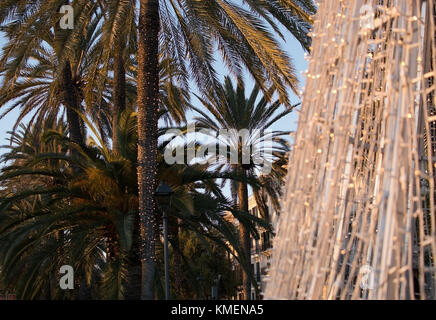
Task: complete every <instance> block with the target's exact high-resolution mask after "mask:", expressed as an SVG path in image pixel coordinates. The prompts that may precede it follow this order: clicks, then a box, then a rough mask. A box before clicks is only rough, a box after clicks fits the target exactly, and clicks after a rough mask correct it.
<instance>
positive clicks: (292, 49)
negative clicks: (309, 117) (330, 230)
mask: <svg viewBox="0 0 436 320" xmlns="http://www.w3.org/2000/svg"><path fill="white" fill-rule="evenodd" d="M284 34H285V35H286V42H282V48H283V49H284V50H285V51H286V52H287V53H288V55H289V56H291V58H292V61H293V63H294V66H295V68H296V70H297V75H298V76H299V79H300V82H301V88H303V87H304V81H305V79H304V77H303V76H304V73H303V71H304V70H306V69H307V61H306V60H305V59H304V50H303V49H302V47H301V45H300V44H299V43H298V41H297V40H295V39H294V38H293V36H292V35H291V34H290V33H289V32H287V31H284ZM4 45H5V39H4V37H3V36H2V34H1V33H0V49H2V48H3V47H4ZM217 58H218V57H217ZM220 66H222V64H220V63H219V62H218V63H217V72H218V73H219V74H220V75H221V76H222V77H223V76H224V75H227V71H226V70H225V69H224V67H220ZM245 78H246V91H247V95H248V94H249V92H250V91H251V89H252V87H253V86H254V82H253V81H252V80H251V79H250V77H249V76H246V77H245ZM0 81H1V78H0ZM290 96H291V103H293V104H295V103H298V102H300V101H299V99H298V97H297V96H295V95H294V94H293V93H292V92H291V94H290ZM193 104H194V105H196V106H197V107H199V106H200V105H199V104H198V100H197V101H196V100H193ZM1 110H2V108H1V106H0V111H1ZM17 116H18V110H15V111H12V112H10V113H9V114H8V115H7V116H6V117H4V118H3V119H1V120H0V146H3V145H6V144H8V141H7V139H8V137H9V135H8V134H7V132H8V131H10V130H11V129H12V127H13V125H14V123H15V119H16V118H17ZM297 120H298V112H295V111H294V112H292V113H291V114H290V115H288V116H286V117H284V118H282V119H280V120H279V121H278V122H277V123H276V124H275V125H274V126H273V127H272V128H271V129H273V130H285V131H294V130H296V126H297ZM4 151H5V149H3V148H2V149H0V154H2V153H4ZM0 166H1V164H0Z"/></svg>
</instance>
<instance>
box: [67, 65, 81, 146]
mask: <svg viewBox="0 0 436 320" xmlns="http://www.w3.org/2000/svg"><path fill="white" fill-rule="evenodd" d="M62 92H63V102H64V105H65V107H66V109H67V122H68V129H69V131H70V140H71V141H72V142H74V143H77V144H79V145H82V144H83V143H84V138H83V133H82V125H81V121H80V117H79V115H78V114H77V112H76V109H78V108H79V101H78V100H79V99H78V98H77V94H76V90H75V88H74V85H73V78H72V75H71V66H70V62H69V61H66V62H65V67H64V69H63V70H62Z"/></svg>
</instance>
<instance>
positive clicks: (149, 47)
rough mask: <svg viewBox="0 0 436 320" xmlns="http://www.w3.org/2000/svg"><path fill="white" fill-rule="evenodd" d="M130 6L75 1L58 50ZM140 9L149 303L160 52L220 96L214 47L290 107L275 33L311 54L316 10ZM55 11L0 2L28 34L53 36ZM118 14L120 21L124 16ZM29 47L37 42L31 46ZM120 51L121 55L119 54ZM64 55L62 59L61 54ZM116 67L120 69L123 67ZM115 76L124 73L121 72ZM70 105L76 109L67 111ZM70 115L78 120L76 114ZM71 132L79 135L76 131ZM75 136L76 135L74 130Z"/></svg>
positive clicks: (287, 6)
mask: <svg viewBox="0 0 436 320" xmlns="http://www.w3.org/2000/svg"><path fill="white" fill-rule="evenodd" d="M126 2H129V1H119V0H113V1H110V2H109V3H110V4H109V5H108V6H106V7H104V6H100V5H98V4H99V3H100V2H91V1H86V0H74V1H72V2H71V3H72V5H73V6H74V8H75V9H76V10H75V12H76V24H75V25H76V26H75V29H74V30H73V31H71V32H63V33H62V35H63V36H62V40H63V46H59V48H64V47H67V48H68V47H73V48H75V47H76V44H77V39H78V34H80V32H82V31H83V30H86V26H87V25H89V24H90V21H91V19H90V17H92V16H93V14H98V13H104V12H103V10H106V8H110V7H118V6H117V4H118V3H126ZM64 3H68V1H65V2H64ZM139 3H140V7H139V19H138V20H139V24H138V44H137V50H138V51H137V60H138V76H137V84H138V90H139V91H138V95H137V107H138V177H139V179H138V186H139V199H140V200H139V215H140V223H141V228H140V229H141V239H142V243H141V260H142V263H143V266H142V274H143V280H142V289H143V290H142V291H143V293H142V297H143V298H146V299H152V298H153V290H152V279H153V275H154V270H155V265H154V260H155V257H154V245H153V243H154V241H153V239H154V238H155V234H154V231H153V230H154V227H153V225H154V224H155V216H154V208H155V204H154V197H153V193H154V190H155V187H156V183H157V179H156V165H157V162H156V158H157V123H158V116H157V114H158V109H159V67H158V64H159V58H160V57H159V52H165V54H166V55H167V56H166V57H172V58H173V60H174V63H175V64H176V65H177V69H178V70H180V71H181V74H183V76H181V77H179V79H178V80H179V81H180V82H181V83H183V84H184V85H185V86H186V87H187V83H188V81H187V79H188V78H191V79H193V80H194V81H195V82H196V84H197V86H198V88H199V89H200V90H201V92H202V93H203V94H206V93H212V94H213V95H215V97H216V98H218V96H219V95H220V93H219V91H217V90H216V88H218V87H219V83H218V80H217V75H216V72H215V70H214V68H213V63H214V61H215V55H214V53H215V48H216V47H218V49H219V52H220V53H221V56H222V57H223V60H224V62H225V64H226V65H227V67H228V68H229V69H230V71H231V72H232V73H233V74H235V75H237V76H241V75H242V72H243V70H244V68H246V69H247V70H248V72H249V74H250V75H251V76H252V77H253V78H254V79H255V80H256V83H257V84H258V85H259V87H260V88H261V89H262V90H263V91H264V94H265V95H266V98H268V99H269V98H270V97H269V96H268V92H269V91H268V90H267V87H269V84H272V85H273V86H274V87H275V88H276V90H277V92H278V94H279V97H280V101H281V102H283V103H285V104H289V102H288V92H287V88H289V87H290V88H291V89H292V90H294V91H297V88H298V83H297V82H298V81H297V77H296V75H295V70H294V68H293V66H292V64H291V62H290V60H289V57H288V56H287V55H286V54H285V53H284V52H283V51H282V50H281V49H280V47H279V44H278V42H277V41H276V39H275V38H274V36H273V34H272V33H271V32H270V30H273V31H274V33H275V34H279V36H281V37H282V38H284V35H283V34H281V32H280V29H279V27H278V26H279V25H282V26H284V27H285V28H286V29H287V30H289V31H290V32H291V33H292V34H293V35H294V36H295V37H296V38H297V39H298V40H299V41H300V43H301V44H302V46H303V47H304V48H306V49H308V48H309V45H310V40H309V38H308V37H307V32H308V31H309V28H310V23H311V19H310V15H311V14H313V13H314V12H315V9H316V8H315V6H314V4H313V2H312V0H280V1H279V0H268V1H258V0H246V1H244V4H236V3H234V2H233V1H229V0H210V1H194V0H186V1H182V2H181V1H176V0H169V1H159V0H141V1H140V2H139ZM112 4H114V6H112ZM57 12H58V2H57V1H50V2H40V1H26V0H18V1H13V2H11V1H6V2H3V3H2V4H0V24H4V22H5V21H9V20H8V19H9V18H10V17H11V16H12V17H13V18H16V20H15V21H14V25H16V26H17V28H19V29H20V31H22V32H25V33H26V32H28V31H29V30H32V28H35V29H37V30H49V29H50V28H52V27H53V26H55V25H56V24H57V23H58V21H59V15H58V14H57ZM120 12H122V11H120ZM125 12H127V11H125ZM119 16H121V17H123V16H124V14H120V15H119ZM109 21H110V19H109ZM47 22H48V23H47ZM22 32H20V34H21V33H22ZM35 41H39V40H35ZM29 43H34V42H31V41H29ZM122 43H123V44H124V42H122ZM12 47H14V46H13V45H12ZM121 48H122V46H121ZM22 49H23V52H24V53H27V52H28V50H29V46H24V47H22ZM12 51H13V50H12ZM65 51H66V52H68V51H69V50H65ZM9 52H11V51H10V50H7V52H6V55H7V54H8V53H9ZM118 52H121V49H120V50H118ZM61 53H63V51H62V50H61ZM24 56H25V55H24ZM19 57H21V56H19ZM118 57H119V55H118ZM18 60H21V59H18ZM59 60H60V61H61V63H60V64H59V65H60V67H59V69H60V70H63V72H62V73H58V74H63V75H65V77H63V79H64V80H65V81H64V82H63V86H62V87H63V88H65V89H67V91H68V92H69V93H71V92H72V91H71V90H72V87H71V81H69V80H70V79H69V72H68V61H69V60H68V56H67V55H63V54H62V55H61V58H60V59H59ZM4 61H6V60H4ZM97 61H101V59H97ZM117 61H121V60H117ZM17 62H18V63H21V62H22V61H17ZM70 63H71V61H70ZM100 66H101V63H95V64H94V70H95V69H98V68H99V67H100ZM0 67H1V65H0ZM118 67H119V68H121V67H122V63H121V62H120V63H119V64H118ZM70 68H71V65H70ZM71 69H73V68H71ZM188 70H189V72H188ZM118 71H120V72H122V70H121V69H119V70H118ZM104 75H106V74H104ZM118 75H120V74H119V73H118ZM117 79H119V81H120V82H118V84H119V85H121V86H122V81H123V80H122V78H121V77H120V78H117ZM90 83H92V82H90ZM114 86H115V82H114ZM117 88H118V87H117ZM117 88H115V91H116V92H119V93H120V95H117V97H118V98H119V99H118V98H117V101H118V102H117V107H116V108H119V107H121V108H122V101H123V98H122V92H123V90H122V89H120V90H118V91H117ZM76 98H77V97H76ZM76 100H77V99H76ZM65 103H66V105H67V108H68V110H70V111H74V110H73V108H72V106H73V105H75V100H74V99H67V98H66V99H65ZM120 103H121V104H120ZM69 105H71V106H70V107H68V106H69ZM71 116H72V117H71V118H72V119H73V118H74V117H73V116H74V114H71ZM75 128H77V126H76V127H75ZM74 132H76V133H77V130H75V131H74ZM71 135H72V136H73V131H72V132H71ZM76 140H78V138H77V139H76ZM77 142H79V141H77Z"/></svg>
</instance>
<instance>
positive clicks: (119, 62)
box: [112, 39, 126, 152]
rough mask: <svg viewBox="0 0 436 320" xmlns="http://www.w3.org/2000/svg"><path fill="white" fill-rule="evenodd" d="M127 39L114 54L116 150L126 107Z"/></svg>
mask: <svg viewBox="0 0 436 320" xmlns="http://www.w3.org/2000/svg"><path fill="white" fill-rule="evenodd" d="M124 41H125V40H124V39H123V40H122V41H121V44H120V46H119V47H118V48H116V49H115V55H114V81H113V87H112V91H113V92H112V93H113V103H114V109H113V114H112V146H113V148H112V149H113V150H114V151H115V152H116V150H117V146H118V119H119V117H120V114H121V113H122V112H123V111H124V110H125V109H126V69H125V66H124V48H125V45H126V44H125V42H124Z"/></svg>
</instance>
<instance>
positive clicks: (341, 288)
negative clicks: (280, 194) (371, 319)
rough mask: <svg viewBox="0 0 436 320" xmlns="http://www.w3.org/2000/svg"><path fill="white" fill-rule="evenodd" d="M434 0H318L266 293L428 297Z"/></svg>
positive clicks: (431, 276) (431, 293) (431, 288)
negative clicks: (304, 85)
mask: <svg viewBox="0 0 436 320" xmlns="http://www.w3.org/2000/svg"><path fill="white" fill-rule="evenodd" d="M433 18H434V0H429V1H417V0H397V1H363V0H354V1H341V0H334V1H333V0H328V1H327V0H326V1H322V2H321V3H320V5H319V11H318V14H317V17H316V19H315V20H316V21H315V24H314V30H313V34H312V37H313V52H312V55H311V58H310V60H311V61H310V67H309V70H308V73H307V82H306V89H305V92H304V95H303V104H302V110H301V114H300V120H299V126H298V130H297V133H296V136H295V145H294V147H293V151H292V154H291V158H290V165H289V173H288V177H287V184H286V188H285V192H284V198H283V210H282V213H281V216H280V219H279V222H278V229H277V236H276V238H275V241H274V251H273V261H272V266H271V269H270V275H269V278H268V283H267V287H266V292H265V297H266V298H267V299H434V298H435V268H434V257H435V253H436V248H435V230H436V229H435V186H434V185H435V179H434V177H435V174H434V170H436V168H435V146H436V144H435V138H436V125H435V121H436V112H435V105H434V91H435V85H434V76H435V74H434V71H433V66H434V65H435V57H436V55H435V39H434V35H435V30H434V20H433Z"/></svg>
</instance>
